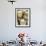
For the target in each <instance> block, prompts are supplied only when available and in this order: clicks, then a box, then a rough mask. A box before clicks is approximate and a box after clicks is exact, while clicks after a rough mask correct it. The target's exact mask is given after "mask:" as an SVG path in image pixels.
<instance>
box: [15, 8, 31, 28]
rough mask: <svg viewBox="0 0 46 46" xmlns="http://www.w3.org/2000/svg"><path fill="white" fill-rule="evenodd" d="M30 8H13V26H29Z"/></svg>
mask: <svg viewBox="0 0 46 46" xmlns="http://www.w3.org/2000/svg"><path fill="white" fill-rule="evenodd" d="M30 13H31V12H30V8H16V9H15V26H16V27H30V24H31V23H30V22H31V20H30V19H31V17H30V16H31V14H30Z"/></svg>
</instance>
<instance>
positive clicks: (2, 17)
mask: <svg viewBox="0 0 46 46" xmlns="http://www.w3.org/2000/svg"><path fill="white" fill-rule="evenodd" d="M43 6H45V4H44V1H43V0H17V2H16V3H14V4H13V5H12V4H11V3H9V2H7V0H0V40H11V39H12V40H15V39H16V37H17V35H18V33H19V32H21V31H24V32H26V33H28V34H29V35H30V37H31V38H32V39H33V40H37V41H40V40H46V36H45V35H46V13H45V11H46V10H45V7H43ZM15 8H31V27H30V28H16V27H15Z"/></svg>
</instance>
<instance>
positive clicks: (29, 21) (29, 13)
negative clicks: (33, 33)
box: [15, 8, 31, 28]
mask: <svg viewBox="0 0 46 46" xmlns="http://www.w3.org/2000/svg"><path fill="white" fill-rule="evenodd" d="M19 10H20V11H21V10H22V11H23V10H27V13H28V22H27V23H28V25H18V24H17V20H18V19H17V11H19ZM15 27H19V28H20V27H31V9H30V8H15Z"/></svg>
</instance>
